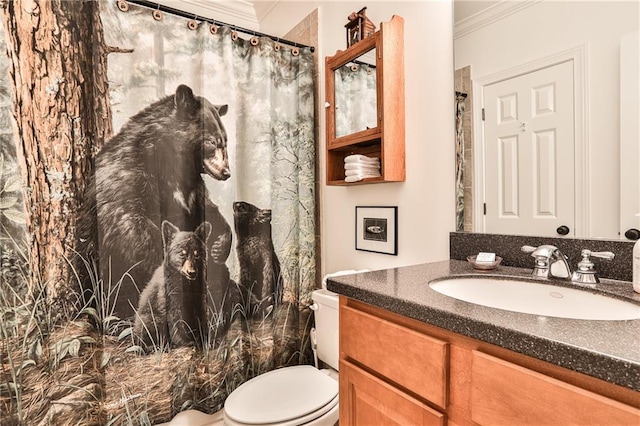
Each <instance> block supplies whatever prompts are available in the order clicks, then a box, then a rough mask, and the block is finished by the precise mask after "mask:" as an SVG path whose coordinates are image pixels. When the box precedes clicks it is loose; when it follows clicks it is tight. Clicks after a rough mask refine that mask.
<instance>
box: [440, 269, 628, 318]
mask: <svg viewBox="0 0 640 426" xmlns="http://www.w3.org/2000/svg"><path fill="white" fill-rule="evenodd" d="M429 286H430V287H431V288H432V289H434V290H435V291H437V292H438V293H442V294H444V295H446V296H450V297H453V298H455V299H459V300H464V301H465V302H470V303H475V304H477V305H483V306H488V307H490V308H498V309H505V310H507V311H515V312H522V313H525V314H533V315H543V316H549V317H559V318H573V319H583V320H632V319H640V305H636V304H633V303H630V302H626V301H624V300H619V299H615V298H612V297H607V296H601V295H599V294H593V293H589V292H587V291H583V290H578V289H571V288H566V287H559V286H555V285H549V284H543V283H537V282H530V281H517V280H512V279H511V280H509V279H504V280H501V279H495V278H488V277H487V278H468V277H467V278H449V279H444V280H440V281H433V282H431V283H429Z"/></svg>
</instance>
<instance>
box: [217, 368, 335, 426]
mask: <svg viewBox="0 0 640 426" xmlns="http://www.w3.org/2000/svg"><path fill="white" fill-rule="evenodd" d="M337 404H338V382H337V381H336V380H335V379H333V378H331V377H330V376H329V375H328V374H326V373H324V372H322V371H320V370H318V369H316V368H314V367H312V366H309V365H299V366H295V367H286V368H281V369H278V370H274V371H270V372H268V373H265V374H261V375H259V376H257V377H255V378H253V379H251V380H249V381H248V382H246V383H244V384H242V385H241V386H239V387H238V388H237V389H236V390H235V391H233V392H232V393H231V395H229V397H228V398H227V400H226V401H225V404H224V416H225V421H226V422H227V423H228V424H243V425H295V424H303V423H307V422H309V421H312V420H314V419H317V418H318V417H321V416H322V415H324V414H325V413H328V412H329V411H331V410H332V409H334V408H337Z"/></svg>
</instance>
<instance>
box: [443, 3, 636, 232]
mask: <svg viewBox="0 0 640 426" xmlns="http://www.w3.org/2000/svg"><path fill="white" fill-rule="evenodd" d="M639 18H640V16H639V6H638V2H637V1H623V2H614V1H580V2H578V1H571V2H569V1H543V2H540V3H536V4H535V5H533V6H531V7H528V8H526V9H524V10H522V11H520V12H517V13H515V14H513V15H510V16H508V17H506V18H504V19H502V20H499V21H497V22H495V23H493V24H492V25H490V26H486V27H484V28H481V29H479V30H476V31H474V32H472V33H470V34H468V35H465V36H463V37H460V38H457V39H456V40H455V64H456V68H462V67H464V66H467V65H471V73H472V78H474V79H477V78H482V77H484V76H487V75H490V74H493V73H495V72H498V71H502V70H505V69H508V68H512V67H513V66H516V65H521V64H524V63H527V62H531V61H533V60H536V59H539V58H542V57H546V56H550V55H551V54H554V53H557V52H560V51H563V50H566V49H568V48H572V47H576V46H578V45H581V44H587V46H588V48H587V53H588V58H587V67H588V81H589V84H588V87H587V92H588V97H589V98H588V99H589V101H588V102H589V103H588V117H589V131H588V142H589V152H588V155H589V166H588V168H589V170H590V173H589V180H590V187H591V189H590V191H589V194H588V198H589V215H590V224H589V229H588V232H589V235H590V236H594V237H604V238H618V230H619V227H618V224H619V221H620V219H619V210H618V206H619V204H620V195H619V193H620V184H619V174H620V171H619V153H620V148H619V141H620V130H619V123H620V121H619V120H620V104H619V102H620V101H619V99H620V97H619V89H618V88H619V84H620V68H619V49H620V39H621V37H622V36H624V35H626V34H629V33H631V32H634V31H638V25H639V22H640V19H639ZM636 167H637V166H636Z"/></svg>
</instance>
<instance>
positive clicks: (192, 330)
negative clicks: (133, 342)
mask: <svg viewBox="0 0 640 426" xmlns="http://www.w3.org/2000/svg"><path fill="white" fill-rule="evenodd" d="M210 234H211V224H210V223H209V222H202V224H200V225H199V226H198V227H197V228H196V230H195V231H193V232H188V231H180V230H179V229H178V228H177V227H176V226H174V225H173V224H172V223H171V222H169V221H163V222H162V241H163V244H164V261H163V262H162V264H161V265H160V266H159V267H158V268H157V269H156V270H155V272H154V274H153V276H152V277H151V280H150V281H149V283H148V284H147V286H146V287H145V289H144V290H143V292H142V294H141V295H140V304H139V306H138V312H137V314H136V317H135V322H134V325H133V334H134V336H135V337H136V338H137V339H138V340H139V341H140V343H142V344H143V345H144V346H146V347H151V346H152V345H155V347H156V348H163V347H165V346H167V345H168V346H169V347H172V348H173V347H178V346H186V345H190V344H195V345H196V346H199V345H201V343H202V337H203V333H202V332H203V330H206V326H207V320H206V308H205V306H206V303H205V302H206V296H205V291H206V282H205V279H206V265H207V248H206V242H207V239H208V238H209V235H210Z"/></svg>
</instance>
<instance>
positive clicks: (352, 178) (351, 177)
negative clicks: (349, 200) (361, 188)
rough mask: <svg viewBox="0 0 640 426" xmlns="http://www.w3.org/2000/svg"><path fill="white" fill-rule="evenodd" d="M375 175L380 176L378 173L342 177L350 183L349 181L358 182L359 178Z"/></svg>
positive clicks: (373, 176) (374, 176)
mask: <svg viewBox="0 0 640 426" xmlns="http://www.w3.org/2000/svg"><path fill="white" fill-rule="evenodd" d="M376 177H380V175H358V176H347V177H345V178H344V181H345V182H346V183H351V182H358V181H359V180H362V179H366V178H376Z"/></svg>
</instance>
